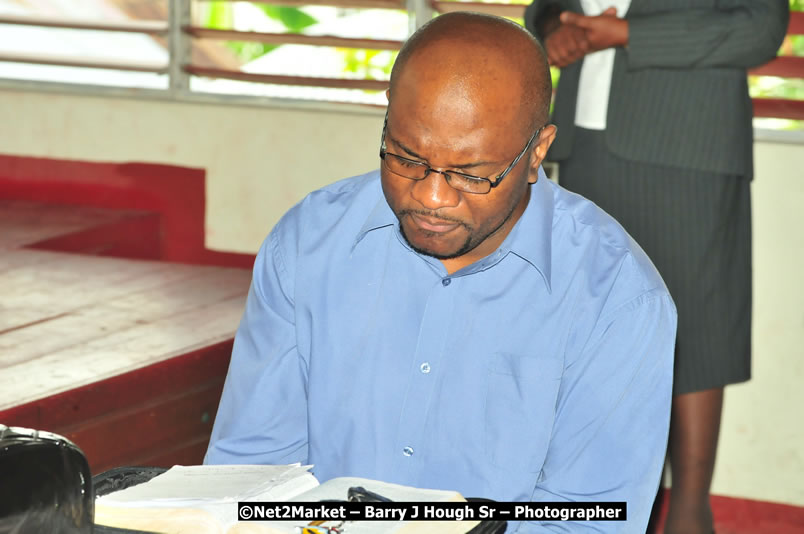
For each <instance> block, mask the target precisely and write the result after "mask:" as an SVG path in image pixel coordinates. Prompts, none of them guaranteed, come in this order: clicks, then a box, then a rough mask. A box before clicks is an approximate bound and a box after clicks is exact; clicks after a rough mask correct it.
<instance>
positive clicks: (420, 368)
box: [419, 362, 430, 374]
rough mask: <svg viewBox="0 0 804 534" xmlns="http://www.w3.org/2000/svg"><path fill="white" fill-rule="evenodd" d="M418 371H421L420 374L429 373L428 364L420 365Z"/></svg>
mask: <svg viewBox="0 0 804 534" xmlns="http://www.w3.org/2000/svg"><path fill="white" fill-rule="evenodd" d="M419 370H421V372H422V373H424V374H427V373H429V372H430V364H429V363H428V362H424V363H423V364H421V365H420V366H419Z"/></svg>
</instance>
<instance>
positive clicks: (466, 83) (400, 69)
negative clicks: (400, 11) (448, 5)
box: [389, 12, 552, 130]
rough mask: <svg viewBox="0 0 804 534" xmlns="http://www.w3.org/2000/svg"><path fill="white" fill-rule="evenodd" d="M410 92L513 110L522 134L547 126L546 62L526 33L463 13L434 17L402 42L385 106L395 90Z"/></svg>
mask: <svg viewBox="0 0 804 534" xmlns="http://www.w3.org/2000/svg"><path fill="white" fill-rule="evenodd" d="M413 88H417V89H418V90H420V92H422V93H425V94H429V95H430V96H432V97H433V98H437V97H438V96H439V94H438V93H445V94H449V93H450V92H452V94H453V95H460V98H465V99H468V100H472V101H474V104H475V105H476V106H492V108H493V107H494V106H497V105H498V104H506V106H505V107H507V108H508V109H509V110H510V109H511V106H513V105H515V107H516V113H515V114H516V116H517V119H518V120H517V123H519V124H520V126H521V127H522V128H523V129H525V130H528V129H533V128H537V127H539V126H541V125H543V124H545V123H546V122H547V119H548V114H549V107H550V97H551V94H552V84H551V79H550V70H549V66H548V64H547V57H546V55H545V53H544V50H543V49H542V47H541V45H540V44H539V42H538V41H537V40H536V39H535V38H534V37H533V36H532V35H531V34H530V33H529V32H528V31H527V30H525V29H524V28H522V27H521V26H519V25H518V24H516V23H514V22H511V21H509V20H507V19H504V18H500V17H495V16H491V15H482V14H478V13H467V12H455V13H447V14H444V15H440V16H439V17H437V18H435V19H433V20H431V21H430V22H428V23H427V24H425V25H424V26H422V27H421V28H419V30H418V31H416V33H414V34H413V35H412V36H411V37H410V38H409V39H408V40H407V41H406V42H405V44H404V46H403V47H402V49H401V50H400V52H399V55H398V57H397V59H396V62H395V63H394V67H393V70H392V72H391V85H390V91H389V99H390V103H393V99H394V95H395V91H396V92H402V91H409V90H411V89H413ZM503 101H507V102H503ZM500 118H501V119H502V118H503V117H500Z"/></svg>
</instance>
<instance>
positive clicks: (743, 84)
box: [525, 0, 789, 176]
mask: <svg viewBox="0 0 804 534" xmlns="http://www.w3.org/2000/svg"><path fill="white" fill-rule="evenodd" d="M551 4H558V5H559V6H560V7H561V8H562V9H563V10H570V11H575V12H578V13H583V10H582V8H581V4H580V0H534V1H533V3H532V4H531V5H530V6H528V8H527V9H526V11H525V25H526V27H527V28H528V29H529V30H530V31H531V32H533V33H534V34H535V35H537V36H538V37H540V38H541V37H542V36H539V35H538V31H537V26H538V24H537V22H539V16H540V15H541V14H542V13H543V12H544V11H543V10H544V9H545V8H546V7H547V6H548V5H551ZM625 18H626V19H628V22H629V43H628V46H627V47H625V48H618V49H617V50H616V53H615V59H614V70H613V73H612V81H611V92H610V96H609V105H608V116H607V120H606V128H607V129H606V143H607V145H608V148H609V150H610V151H611V152H612V153H614V154H617V155H619V156H621V157H623V158H626V159H629V160H632V161H641V162H647V163H654V164H660V165H669V166H675V167H679V166H680V167H685V168H692V169H696V170H702V171H711V172H717V173H724V174H737V175H742V176H751V175H752V174H753V150H752V142H753V135H752V127H751V117H752V114H753V113H752V107H751V100H750V99H749V97H748V84H747V81H746V69H747V68H750V67H753V66H756V65H761V64H763V63H765V62H767V61H769V60H770V59H771V58H773V57H774V56H775V55H776V52H777V50H778V49H779V46H780V45H781V42H782V40H783V39H784V36H785V33H786V31H787V24H788V18H789V5H788V0H632V1H631V6H630V8H629V9H628V12H627V13H626V15H625ZM582 61H583V60H581V61H577V62H575V63H573V64H572V65H569V66H567V67H565V68H564V69H562V71H561V78H560V80H559V83H558V88H557V92H556V100H555V107H554V111H553V122H554V123H555V124H556V125H557V126H558V135H557V137H556V140H555V142H554V143H553V146H552V147H551V149H550V153H549V155H548V157H549V159H551V160H554V161H560V160H562V159H566V158H567V157H568V156H569V154H570V152H571V150H572V141H573V130H574V121H575V102H576V97H577V92H578V80H579V78H580V72H581V64H582Z"/></svg>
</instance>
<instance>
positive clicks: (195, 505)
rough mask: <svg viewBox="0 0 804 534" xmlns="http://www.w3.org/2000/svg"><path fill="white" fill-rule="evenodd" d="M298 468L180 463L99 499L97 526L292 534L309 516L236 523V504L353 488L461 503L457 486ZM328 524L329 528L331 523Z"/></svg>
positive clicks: (404, 529)
mask: <svg viewBox="0 0 804 534" xmlns="http://www.w3.org/2000/svg"><path fill="white" fill-rule="evenodd" d="M309 468H310V466H300V465H226V466H223V465H199V466H175V467H173V468H171V469H169V470H168V471H167V472H165V473H163V474H161V475H158V476H156V477H154V478H153V479H151V480H150V481H148V482H145V483H143V484H140V485H137V486H133V487H130V488H126V489H124V490H121V491H117V492H115V493H111V494H109V495H105V496H102V497H98V499H97V500H96V502H95V523H96V524H99V525H107V526H113V527H121V528H128V529H133V530H142V531H146V532H159V533H166V534H295V533H296V531H297V530H296V527H300V526H305V525H307V524H308V522H307V521H304V520H296V521H293V520H288V521H277V520H272V521H252V522H238V521H237V503H238V502H239V501H288V502H317V501H321V500H332V499H337V500H345V499H346V495H347V491H348V489H349V488H350V487H353V486H362V487H364V488H365V489H367V490H369V491H372V492H375V493H378V494H380V495H382V496H385V497H388V498H389V499H391V500H392V501H396V502H411V501H414V502H450V501H453V502H460V501H464V500H465V499H464V498H463V497H462V496H461V494H460V493H457V492H453V491H442V490H431V489H419V488H413V487H409V486H400V485H398V484H390V483H387V482H380V481H376V480H368V479H363V478H348V477H343V478H335V479H332V480H328V481H327V482H324V483H323V484H319V483H318V480H317V479H316V478H315V477H314V476H313V475H312V474H311V473H310V472H309ZM331 524H333V523H327V524H325V525H331ZM477 524H478V522H477V521H460V522H457V521H448V522H444V521H440V522H436V521H348V522H347V523H345V524H344V525H343V529H344V530H345V532H346V533H348V534H378V533H386V532H388V533H393V534H429V533H433V534H435V533H445V534H450V533H455V534H458V533H464V532H468V531H469V530H471V529H472V528H473V527H474V526H475V525H477Z"/></svg>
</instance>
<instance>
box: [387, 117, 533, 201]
mask: <svg viewBox="0 0 804 534" xmlns="http://www.w3.org/2000/svg"><path fill="white" fill-rule="evenodd" d="M387 125H388V114H387V113H386V114H385V123H384V124H383V126H382V140H381V144H380V159H382V161H383V165H384V166H385V168H386V169H387V170H388V171H390V172H392V173H394V174H397V175H399V176H402V177H403V178H408V179H410V180H424V179H425V178H427V176H428V175H429V174H430V173H431V172H436V173H438V174H442V175H444V179H446V180H447V183H448V184H449V185H450V186H451V187H452V188H453V189H457V190H458V191H463V192H465V193H474V194H478V195H485V194H486V193H488V192H489V191H491V190H492V189H493V188H495V187H497V186H498V185H500V183H501V182H502V181H503V179H504V178H505V177H506V176H508V173H510V172H511V169H513V168H514V167H516V164H517V163H519V160H520V159H522V156H524V155H525V153H526V152H527V151H528V149H529V148H530V145H531V144H533V140H534V139H536V138H537V137H538V136H539V134H540V133H541V131H542V130H544V126H542V127H541V128H539V129H538V130H536V131H535V132H534V133H533V135H532V136H530V139H528V142H527V144H526V145H525V148H523V149H522V152H520V153H519V155H517V157H516V158H514V161H512V162H511V164H510V165H509V166H508V167H506V169H505V170H504V171H503V172H501V173H500V174H498V175H497V177H496V178H495V180H494V181H493V182H492V181H491V180H490V179H489V178H482V177H480V176H473V175H471V174H466V173H463V172H458V171H437V170H435V169H434V168H432V167H430V166H429V165H427V164H426V163H424V162H421V161H416V160H412V159H408V158H405V157H403V156H400V155H398V154H393V153H391V152H388V150H386V148H385V130H386V127H387Z"/></svg>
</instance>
